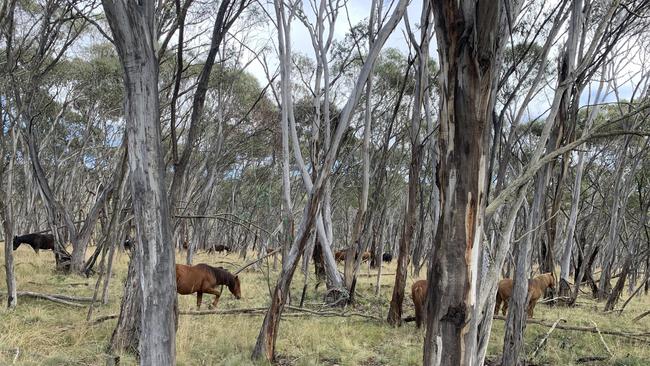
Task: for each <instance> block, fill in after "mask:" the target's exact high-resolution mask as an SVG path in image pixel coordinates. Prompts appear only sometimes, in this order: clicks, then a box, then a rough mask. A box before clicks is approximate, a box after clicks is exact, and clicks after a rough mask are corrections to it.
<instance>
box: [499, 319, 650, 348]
mask: <svg viewBox="0 0 650 366" xmlns="http://www.w3.org/2000/svg"><path fill="white" fill-rule="evenodd" d="M494 319H496V320H503V321H505V320H506V317H505V316H500V315H496V316H494ZM526 323H528V324H537V325H541V326H544V327H547V328H551V327H552V326H553V324H549V323H547V322H544V321H542V320H536V319H527V320H526ZM555 328H557V329H563V330H573V331H576V332H589V333H595V334H598V333H601V334H607V335H611V336H617V337H624V338H629V339H633V340H635V341H639V342H643V343H648V344H650V338H646V337H650V333H628V332H620V331H615V330H603V329H600V330H598V329H596V328H594V327H579V326H575V325H557V326H556V327H555Z"/></svg>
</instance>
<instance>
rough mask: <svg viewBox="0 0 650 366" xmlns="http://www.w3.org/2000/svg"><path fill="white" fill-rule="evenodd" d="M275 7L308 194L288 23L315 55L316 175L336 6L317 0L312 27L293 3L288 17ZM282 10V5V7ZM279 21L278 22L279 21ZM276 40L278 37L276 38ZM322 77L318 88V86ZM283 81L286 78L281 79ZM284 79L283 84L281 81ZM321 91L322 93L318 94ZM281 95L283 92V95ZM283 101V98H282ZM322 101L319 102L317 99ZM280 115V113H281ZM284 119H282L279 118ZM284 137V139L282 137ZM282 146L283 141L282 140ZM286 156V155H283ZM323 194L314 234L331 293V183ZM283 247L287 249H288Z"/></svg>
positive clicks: (295, 143)
mask: <svg viewBox="0 0 650 366" xmlns="http://www.w3.org/2000/svg"><path fill="white" fill-rule="evenodd" d="M277 5H278V4H277V3H276V18H277V19H278V23H277V24H278V27H280V29H279V32H282V33H283V35H282V38H279V39H278V40H279V41H280V42H281V43H280V44H279V46H280V47H279V49H280V52H281V55H280V59H281V66H280V69H281V73H282V71H283V69H285V68H286V70H285V71H286V72H285V74H284V75H281V76H283V78H282V80H281V85H282V89H283V90H286V91H287V98H288V102H287V103H288V104H287V108H286V110H287V114H288V115H287V118H288V123H289V127H290V137H291V144H292V148H293V154H294V158H295V160H296V164H297V165H298V168H299V169H300V173H301V176H302V180H303V184H304V186H305V188H306V190H307V191H311V190H312V188H313V185H314V183H313V180H312V178H311V177H310V175H309V172H308V171H307V166H306V164H305V162H304V158H303V156H302V152H301V147H300V140H299V138H298V133H297V130H296V121H295V116H294V110H293V101H292V95H291V77H290V72H291V39H290V29H291V20H292V18H293V16H298V17H299V19H300V20H301V21H302V22H303V24H304V25H305V26H306V27H307V29H308V30H309V34H310V36H311V40H312V46H313V48H314V51H315V53H316V88H315V91H314V100H313V103H314V107H315V116H314V121H313V123H312V141H311V142H312V162H313V163H314V171H313V172H312V173H313V174H316V169H318V167H317V163H316V161H318V160H320V159H319V156H320V151H318V149H317V148H316V146H317V145H318V143H319V141H318V139H319V135H320V134H319V124H320V122H321V105H322V120H323V128H322V129H323V130H324V144H323V150H322V151H323V152H326V151H328V150H329V148H330V145H331V132H330V102H329V91H330V82H329V66H328V57H327V53H328V50H329V47H330V45H331V44H332V39H333V36H334V25H335V23H336V18H337V15H338V9H337V8H336V7H334V8H330V6H331V5H332V4H327V3H326V1H324V0H321V2H320V5H319V9H318V13H317V17H316V27H315V28H314V26H313V25H312V24H311V23H310V22H309V21H308V20H307V19H306V18H305V17H304V15H302V16H301V13H300V12H295V9H294V8H292V7H295V6H298V5H297V4H292V5H291V7H290V9H289V10H288V13H289V14H288V15H287V14H284V12H283V13H278V6H277ZM282 9H284V5H282ZM326 18H327V19H328V20H329V30H328V32H329V33H328V35H327V37H325V19H326ZM279 19H282V21H280V20H279ZM279 37H280V35H279ZM321 77H322V85H323V86H322V88H321V87H320V85H321ZM285 78H286V79H285ZM285 80H286V81H285ZM321 89H322V91H321ZM283 93H284V92H283ZM283 95H284V94H283ZM283 98H284V97H283ZM321 98H322V100H321ZM283 103H284V102H283ZM283 112H284V110H283ZM283 118H284V117H283ZM283 138H284V136H283ZM283 144H284V140H283ZM287 156H288V155H287ZM324 186H325V191H324V198H323V201H322V203H321V208H320V210H319V212H318V214H317V217H316V222H315V225H316V234H317V235H318V245H320V247H321V250H322V251H321V252H322V255H323V256H322V257H323V259H324V261H323V264H324V265H325V266H324V269H325V272H326V274H327V287H328V289H330V290H332V289H335V290H337V291H341V290H342V288H343V282H342V278H341V276H340V274H339V272H338V268H337V266H336V261H335V259H334V253H333V252H332V243H333V240H334V235H333V228H332V213H331V191H332V188H331V184H330V182H329V179H328V178H325V184H324ZM288 248H289V247H288V246H287V250H288Z"/></svg>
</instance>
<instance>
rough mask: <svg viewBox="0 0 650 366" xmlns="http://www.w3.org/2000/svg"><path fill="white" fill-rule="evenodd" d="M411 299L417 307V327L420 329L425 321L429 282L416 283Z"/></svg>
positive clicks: (412, 287)
mask: <svg viewBox="0 0 650 366" xmlns="http://www.w3.org/2000/svg"><path fill="white" fill-rule="evenodd" d="M411 299H413V304H414V305H415V325H416V326H417V327H418V328H420V326H422V322H423V321H424V315H425V313H424V311H425V309H424V303H425V301H426V299H427V280H419V281H416V282H415V283H414V284H413V286H411Z"/></svg>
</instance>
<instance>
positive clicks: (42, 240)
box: [14, 234, 54, 253]
mask: <svg viewBox="0 0 650 366" xmlns="http://www.w3.org/2000/svg"><path fill="white" fill-rule="evenodd" d="M20 244H29V245H30V246H31V247H32V249H34V251H35V252H36V253H38V251H39V250H40V249H43V250H54V235H52V234H26V235H21V236H14V250H16V249H18V247H19V246H20Z"/></svg>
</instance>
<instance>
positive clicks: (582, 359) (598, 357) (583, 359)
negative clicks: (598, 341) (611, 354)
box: [576, 356, 608, 363]
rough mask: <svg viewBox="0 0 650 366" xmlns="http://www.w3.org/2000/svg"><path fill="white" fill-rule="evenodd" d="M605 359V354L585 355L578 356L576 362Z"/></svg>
mask: <svg viewBox="0 0 650 366" xmlns="http://www.w3.org/2000/svg"><path fill="white" fill-rule="evenodd" d="M607 359H608V357H605V356H586V357H580V358H579V359H577V360H576V362H577V363H587V362H594V361H605V360H607Z"/></svg>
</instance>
